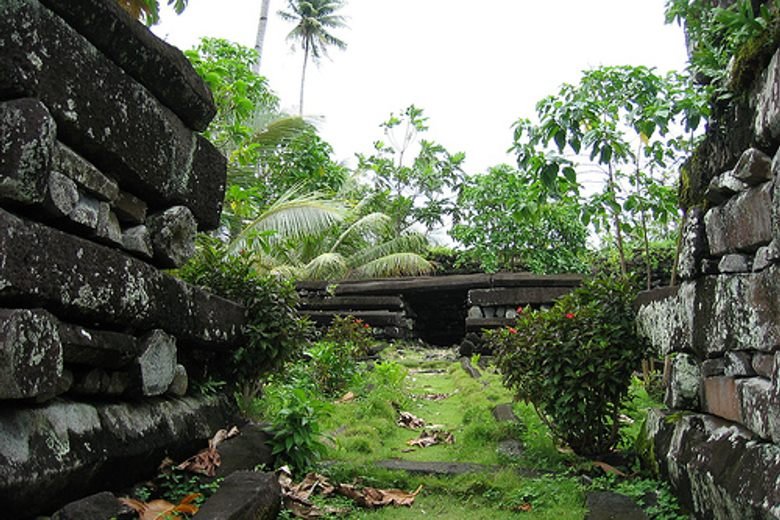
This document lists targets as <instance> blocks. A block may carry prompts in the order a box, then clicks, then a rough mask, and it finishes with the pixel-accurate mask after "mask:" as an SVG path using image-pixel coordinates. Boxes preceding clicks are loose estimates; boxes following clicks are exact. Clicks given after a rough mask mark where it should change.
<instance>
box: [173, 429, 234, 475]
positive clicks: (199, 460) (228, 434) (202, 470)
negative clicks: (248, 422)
mask: <svg viewBox="0 0 780 520" xmlns="http://www.w3.org/2000/svg"><path fill="white" fill-rule="evenodd" d="M238 434H239V431H238V428H237V427H235V426H233V427H232V428H230V430H225V429H221V430H219V431H217V433H215V434H214V437H212V438H211V439H209V446H208V448H205V449H203V450H200V451H199V452H198V453H197V454H195V455H193V456H192V457H190V458H189V459H187V460H185V461H184V462H182V463H181V464H179V465H178V466H176V469H181V470H185V471H189V472H191V473H199V474H201V475H206V476H207V477H213V476H215V475H216V474H217V468H218V467H219V465H220V464H221V463H222V459H221V458H220V456H219V452H218V451H217V446H219V445H220V444H221V443H222V442H223V441H225V440H227V439H230V438H232V437H235V436H236V435H238Z"/></svg>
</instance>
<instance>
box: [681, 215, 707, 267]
mask: <svg viewBox="0 0 780 520" xmlns="http://www.w3.org/2000/svg"><path fill="white" fill-rule="evenodd" d="M705 238H706V235H705V230H704V213H703V212H702V210H701V209H700V208H691V209H690V210H689V211H688V213H687V215H686V218H685V225H684V226H683V229H682V237H681V240H682V242H681V246H680V258H679V259H678V261H677V273H678V275H679V276H680V279H682V280H691V279H693V278H694V277H695V276H696V275H698V274H699V264H700V262H701V259H702V258H703V256H704V253H705V252H706V251H707V244H706V242H705Z"/></svg>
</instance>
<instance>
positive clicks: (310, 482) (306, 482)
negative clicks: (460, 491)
mask: <svg viewBox="0 0 780 520" xmlns="http://www.w3.org/2000/svg"><path fill="white" fill-rule="evenodd" d="M278 479H279V485H280V486H281V487H282V496H283V497H284V504H285V508H287V509H288V510H289V511H291V512H292V513H293V514H294V515H295V516H296V517H298V518H304V519H312V518H322V517H324V516H327V515H343V514H346V513H348V512H349V510H348V509H344V508H337V507H328V506H319V505H316V504H314V503H313V502H312V501H311V496H312V495H313V494H315V493H316V494H318V495H320V496H323V497H328V496H331V495H340V496H343V497H346V498H348V499H350V500H352V501H353V502H354V503H355V504H357V505H359V506H361V507H366V508H377V507H384V506H391V505H392V506H407V507H411V506H412V504H414V499H415V497H416V496H417V495H418V494H419V493H420V491H421V490H422V485H420V486H419V487H418V488H417V489H416V490H415V491H414V492H413V493H407V492H405V491H402V490H400V489H378V488H373V487H363V486H356V485H353V484H332V483H331V482H330V481H329V480H328V478H327V477H325V476H323V475H320V474H318V473H308V474H307V475H306V476H305V477H304V479H303V480H302V481H301V482H299V483H298V484H295V483H294V481H293V478H292V473H291V472H290V468H289V467H287V466H283V467H281V468H280V469H279V476H278Z"/></svg>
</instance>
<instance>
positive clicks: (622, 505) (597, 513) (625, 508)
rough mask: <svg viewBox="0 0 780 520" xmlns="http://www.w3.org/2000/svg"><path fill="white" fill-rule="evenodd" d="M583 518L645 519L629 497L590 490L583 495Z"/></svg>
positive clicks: (643, 514)
mask: <svg viewBox="0 0 780 520" xmlns="http://www.w3.org/2000/svg"><path fill="white" fill-rule="evenodd" d="M585 507H586V508H587V510H588V513H587V514H586V515H585V520H647V518H648V516H647V514H645V512H644V511H642V508H641V507H639V506H638V505H637V503H636V502H634V501H633V500H632V499H631V498H629V497H627V496H625V495H621V494H619V493H614V492H612V491H591V492H589V493H588V494H587V496H586V497H585Z"/></svg>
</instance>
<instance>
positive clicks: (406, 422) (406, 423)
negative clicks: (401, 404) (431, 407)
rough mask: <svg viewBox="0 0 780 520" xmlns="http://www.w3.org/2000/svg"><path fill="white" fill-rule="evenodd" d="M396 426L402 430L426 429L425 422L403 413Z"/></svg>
mask: <svg viewBox="0 0 780 520" xmlns="http://www.w3.org/2000/svg"><path fill="white" fill-rule="evenodd" d="M396 424H397V425H398V426H400V427H401V428H408V429H410V430H419V429H420V428H425V421H423V420H422V419H420V418H419V417H415V416H414V415H412V414H410V413H409V412H401V413H400V414H399V416H398V421H396Z"/></svg>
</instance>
